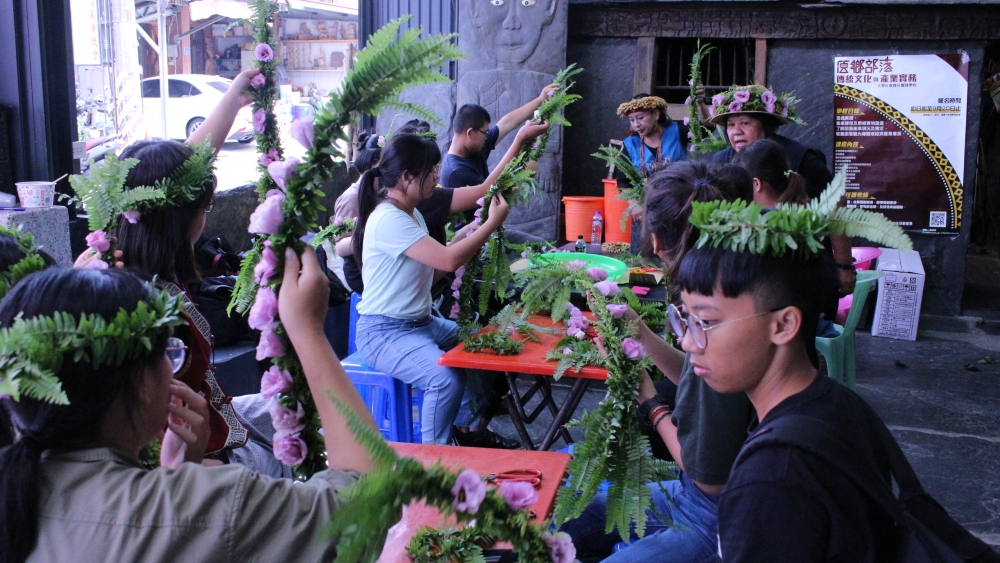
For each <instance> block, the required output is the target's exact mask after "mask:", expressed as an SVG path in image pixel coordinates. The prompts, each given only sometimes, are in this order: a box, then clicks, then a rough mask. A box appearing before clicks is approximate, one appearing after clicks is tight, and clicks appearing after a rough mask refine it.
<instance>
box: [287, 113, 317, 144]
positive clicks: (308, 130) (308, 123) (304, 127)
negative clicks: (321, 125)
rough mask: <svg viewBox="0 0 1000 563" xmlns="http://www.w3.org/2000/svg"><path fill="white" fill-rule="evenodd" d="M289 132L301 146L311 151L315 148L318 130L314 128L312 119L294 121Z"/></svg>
mask: <svg viewBox="0 0 1000 563" xmlns="http://www.w3.org/2000/svg"><path fill="white" fill-rule="evenodd" d="M289 132H290V133H291V135H292V138H293V139H295V140H296V141H298V142H299V144H300V145H302V146H303V147H305V149H306V150H311V149H312V148H313V141H315V140H316V129H314V128H313V122H312V120H311V119H300V120H298V121H293V122H292V127H291V130H290V131H289Z"/></svg>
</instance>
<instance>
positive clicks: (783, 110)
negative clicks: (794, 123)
mask: <svg viewBox="0 0 1000 563" xmlns="http://www.w3.org/2000/svg"><path fill="white" fill-rule="evenodd" d="M781 117H788V106H785V107H783V108H781Z"/></svg>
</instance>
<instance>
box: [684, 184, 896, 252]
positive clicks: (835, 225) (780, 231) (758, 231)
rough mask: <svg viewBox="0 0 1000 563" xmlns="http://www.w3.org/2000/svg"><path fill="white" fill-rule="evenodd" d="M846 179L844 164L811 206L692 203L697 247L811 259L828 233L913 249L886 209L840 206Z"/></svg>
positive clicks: (713, 202)
mask: <svg viewBox="0 0 1000 563" xmlns="http://www.w3.org/2000/svg"><path fill="white" fill-rule="evenodd" d="M846 178H847V167H846V166H844V167H843V168H842V169H841V171H840V172H839V173H838V174H837V175H836V176H835V177H834V178H833V181H832V182H831V183H830V185H829V186H828V187H827V188H826V190H824V191H823V193H822V194H820V196H819V197H818V198H817V199H815V200H813V201H811V202H810V203H809V204H808V205H800V204H794V203H779V204H778V205H777V207H776V208H774V209H771V210H767V211H765V210H764V209H763V208H762V207H761V206H760V205H758V204H756V203H747V202H745V201H743V200H741V199H738V200H736V201H733V202H726V201H708V202H692V203H691V218H690V221H691V224H693V225H694V226H695V227H697V228H698V230H699V231H700V232H701V236H700V237H699V238H698V243H697V245H698V247H699V248H700V247H702V246H704V245H706V244H710V245H712V246H713V247H723V248H728V249H729V250H732V251H734V252H750V253H751V254H768V253H770V254H771V255H773V256H782V255H784V254H785V253H786V252H789V251H790V252H793V253H794V252H798V253H799V254H800V255H802V256H804V257H808V256H811V255H814V254H816V253H818V252H820V251H822V249H823V244H822V242H821V241H822V239H823V237H826V236H828V235H847V236H849V237H863V238H866V239H868V240H870V241H872V242H874V243H876V244H879V245H881V246H885V247H890V248H898V249H901V250H912V249H913V243H912V242H911V241H910V237H908V236H907V235H906V233H904V232H903V229H901V228H900V227H899V226H898V225H896V224H895V223H893V222H892V221H889V220H888V219H886V218H885V216H883V215H882V214H881V213H875V212H872V211H868V210H865V209H848V208H845V207H838V206H837V204H838V202H839V201H840V198H841V197H843V195H844V191H845V189H846V185H847V184H846Z"/></svg>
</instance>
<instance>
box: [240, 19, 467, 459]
mask: <svg viewBox="0 0 1000 563" xmlns="http://www.w3.org/2000/svg"><path fill="white" fill-rule="evenodd" d="M409 18H410V16H406V17H403V18H399V19H396V20H393V21H391V22H389V23H388V24H386V25H385V26H384V27H383V28H382V29H380V30H379V31H377V32H376V33H374V34H373V35H372V36H371V38H370V39H369V42H368V46H367V47H366V48H365V49H363V50H361V51H359V52H358V54H357V58H356V60H355V64H354V68H353V69H351V70H350V71H349V72H348V73H347V75H346V76H345V77H344V81H343V82H342V83H341V88H340V90H339V91H337V92H334V93H333V94H331V96H330V99H329V101H328V102H327V104H326V105H325V106H324V107H322V108H319V109H317V110H316V115H315V119H314V121H313V133H314V134H315V138H314V140H313V143H312V147H311V148H309V149H308V150H307V151H306V154H305V158H304V161H303V162H302V163H301V164H298V165H296V166H294V167H293V168H292V169H291V174H290V177H289V178H288V179H287V181H286V182H285V189H284V193H283V194H282V196H283V198H284V199H283V201H281V202H280V209H281V216H282V221H281V224H280V226H278V227H277V228H276V230H275V232H273V233H267V236H266V237H264V238H263V239H262V240H261V242H260V245H265V244H266V245H268V246H269V249H270V251H271V252H273V253H274V256H275V257H276V259H277V264H276V266H275V267H274V271H273V273H272V274H271V275H270V276H269V277H268V278H267V280H266V281H264V280H261V281H262V283H261V284H260V286H259V287H269V288H270V289H271V290H272V291H273V292H274V294H275V295H280V292H281V281H282V276H283V266H284V254H285V249H287V248H292V249H295V250H296V251H299V250H300V249H301V248H302V245H303V243H302V242H301V238H302V237H303V236H304V235H306V234H307V233H308V232H310V231H315V230H316V226H317V219H318V217H319V212H320V211H321V210H323V206H322V205H321V204H320V198H321V197H322V196H323V191H322V187H323V185H324V184H325V183H326V182H327V181H328V180H329V179H330V177H331V175H332V171H333V169H334V167H337V166H342V165H343V164H344V159H345V156H344V154H342V153H341V151H340V149H339V148H338V144H345V145H346V144H347V143H349V142H350V139H349V138H348V137H347V132H346V129H347V126H348V125H350V124H351V123H353V122H354V121H355V120H356V119H357V118H358V116H359V115H362V114H369V115H374V114H378V113H380V112H381V111H383V110H385V109H387V108H391V107H402V105H401V104H402V102H401V101H400V100H399V94H400V93H401V92H402V91H403V90H405V89H406V88H409V87H411V86H417V85H421V84H429V83H434V82H447V81H448V78H447V77H446V76H444V75H442V74H441V73H439V72H437V71H436V70H433V69H437V68H440V67H441V66H442V65H443V64H444V63H446V62H447V61H449V60H454V59H458V58H461V56H462V55H461V52H459V51H458V49H457V47H456V46H455V45H454V43H453V39H454V37H455V35H436V36H430V37H427V38H423V39H421V38H420V34H421V33H422V31H421V30H420V29H409V30H407V31H405V32H402V33H400V27H401V26H402V24H403V23H404V22H405V21H407V20H408V19H409ZM412 109H413V108H410V107H408V106H407V110H408V111H410V113H416V112H413V111H412ZM423 113H424V114H427V113H429V112H428V110H423ZM418 115H420V114H418ZM431 117H433V116H431ZM272 193H275V192H272ZM269 203H270V202H269V201H268V200H267V199H265V202H264V203H262V204H261V205H262V206H263V205H268V204H269ZM258 210H260V208H258ZM264 239H266V240H264ZM260 248H263V246H260ZM250 262H251V259H250V258H248V260H247V261H246V262H245V263H244V266H243V269H244V271H243V272H241V278H243V279H249V281H250V284H249V285H246V286H244V287H241V288H239V290H238V291H234V294H233V300H232V301H231V303H230V307H235V308H236V309H237V310H241V308H244V309H245V308H247V307H248V305H249V303H252V302H255V299H259V298H260V294H259V293H258V292H257V288H258V285H257V284H256V283H255V280H253V273H252V271H251V272H248V271H247V270H251V269H252V266H251V267H249V268H248V267H247V266H248V265H249V263H250ZM255 294H257V295H256V296H255ZM269 329H270V330H272V331H273V333H272V334H269V335H268V336H269V337H272V338H276V339H278V341H279V342H280V343H281V347H282V348H283V349H284V355H281V352H280V351H279V350H274V349H273V348H274V347H270V346H266V345H265V344H264V340H265V339H264V335H263V334H262V345H261V346H259V347H258V357H270V358H271V360H272V363H274V364H275V365H276V366H278V369H279V370H281V371H286V372H288V373H289V374H290V375H291V377H292V388H291V389H290V390H289V391H288V392H285V393H281V394H279V395H278V398H277V400H278V403H280V405H281V406H283V407H285V408H287V409H290V410H291V411H292V412H296V411H297V409H298V407H299V406H300V405H301V407H302V409H303V411H304V415H303V416H302V417H301V419H300V421H299V422H300V424H301V425H302V426H303V429H302V430H301V431H300V432H298V433H297V434H295V435H293V436H292V439H294V438H298V439H299V440H301V441H302V442H301V444H299V445H300V446H301V447H303V448H304V450H305V454H304V459H302V461H301V462H300V463H298V464H297V465H295V467H294V470H295V473H296V476H297V477H300V478H308V477H309V476H311V475H313V474H315V473H316V472H318V471H321V470H323V469H326V452H325V451H324V444H323V440H322V437H321V436H320V434H319V430H320V421H319V416H318V415H317V413H316V407H315V404H314V402H313V397H312V395H311V393H310V391H309V386H308V384H307V382H306V379H305V374H304V373H303V371H302V365H301V363H300V362H299V359H298V356H297V355H296V353H295V350H294V349H293V348H292V346H291V345H290V343H289V341H288V337H287V335H286V334H285V332H284V328H283V327H282V325H281V322H280V319H275V323H274V326H273V328H269Z"/></svg>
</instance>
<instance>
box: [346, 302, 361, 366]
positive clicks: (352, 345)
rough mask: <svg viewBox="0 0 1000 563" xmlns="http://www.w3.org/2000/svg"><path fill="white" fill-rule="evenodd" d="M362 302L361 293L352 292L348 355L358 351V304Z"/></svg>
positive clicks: (348, 325) (348, 328)
mask: <svg viewBox="0 0 1000 563" xmlns="http://www.w3.org/2000/svg"><path fill="white" fill-rule="evenodd" d="M359 303H361V294H360V293H352V294H351V313H350V316H349V317H348V320H347V355H349V356H350V355H353V354H354V353H355V352H357V351H358V345H357V343H356V342H355V340H356V338H357V336H358V317H360V315H359V314H358V304H359Z"/></svg>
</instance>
